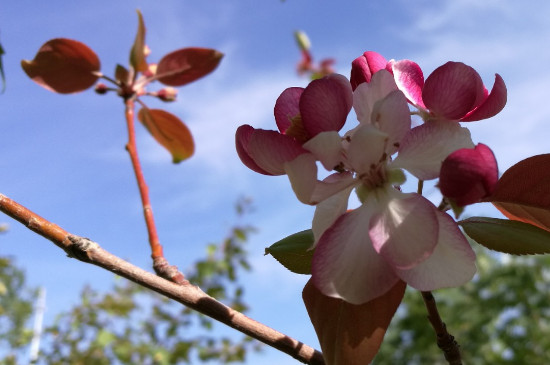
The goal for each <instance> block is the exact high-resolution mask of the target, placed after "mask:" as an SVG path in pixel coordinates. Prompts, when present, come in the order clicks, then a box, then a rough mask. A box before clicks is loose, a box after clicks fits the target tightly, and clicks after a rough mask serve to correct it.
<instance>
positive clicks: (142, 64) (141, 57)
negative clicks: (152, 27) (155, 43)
mask: <svg viewBox="0 0 550 365" xmlns="http://www.w3.org/2000/svg"><path fill="white" fill-rule="evenodd" d="M137 14H138V30H137V33H136V39H135V40H134V44H133V45H132V49H131V50H130V65H131V66H132V67H133V68H134V70H135V71H136V72H143V71H147V61H146V60H145V23H144V22H143V16H142V15H141V11H139V10H137ZM134 76H135V75H134Z"/></svg>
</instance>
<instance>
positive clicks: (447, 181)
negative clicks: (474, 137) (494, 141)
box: [439, 143, 498, 206]
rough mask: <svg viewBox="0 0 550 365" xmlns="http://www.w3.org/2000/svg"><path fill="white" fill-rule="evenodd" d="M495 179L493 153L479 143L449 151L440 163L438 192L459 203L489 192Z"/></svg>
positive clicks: (475, 198) (472, 201)
mask: <svg viewBox="0 0 550 365" xmlns="http://www.w3.org/2000/svg"><path fill="white" fill-rule="evenodd" d="M497 181H498V167H497V161H496V159H495V155H494V154H493V152H492V151H491V149H490V148H489V147H487V146H486V145H484V144H481V143H480V144H478V145H477V146H476V147H475V148H473V149H469V148H462V149H459V150H457V151H455V152H453V153H451V154H450V155H449V156H448V157H447V158H446V159H445V161H443V164H442V165H441V175H440V177H439V188H440V189H441V193H442V194H443V195H444V196H445V197H447V198H450V199H452V200H454V201H455V202H456V203H457V204H458V205H459V206H464V205H468V204H473V203H477V202H479V201H481V200H482V199H483V198H485V197H487V196H489V195H490V194H491V193H492V192H493V190H494V188H495V185H496V183H497Z"/></svg>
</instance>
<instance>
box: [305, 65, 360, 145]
mask: <svg viewBox="0 0 550 365" xmlns="http://www.w3.org/2000/svg"><path fill="white" fill-rule="evenodd" d="M352 104H353V93H352V91H351V85H350V83H349V81H348V79H346V78H345V77H344V76H342V75H338V74H332V75H329V76H325V77H323V78H322V79H318V80H314V81H312V82H311V83H310V84H309V85H308V86H307V87H306V89H305V90H304V92H303V93H302V96H301V98H300V114H301V115H302V123H303V126H304V128H305V130H306V131H307V132H308V133H309V135H310V136H311V137H315V136H316V135H317V134H319V133H321V132H326V131H339V130H340V129H341V128H342V127H343V126H344V123H345V122H346V118H347V116H348V114H349V112H350V110H351V107H352Z"/></svg>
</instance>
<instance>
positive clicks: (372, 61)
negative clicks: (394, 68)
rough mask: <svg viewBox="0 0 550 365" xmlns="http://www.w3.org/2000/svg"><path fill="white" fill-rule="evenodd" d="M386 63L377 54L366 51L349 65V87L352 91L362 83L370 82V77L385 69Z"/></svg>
mask: <svg viewBox="0 0 550 365" xmlns="http://www.w3.org/2000/svg"><path fill="white" fill-rule="evenodd" d="M387 63H388V61H386V59H385V58H384V57H382V55H380V54H379V53H376V52H373V51H367V52H365V53H363V55H362V56H359V57H357V58H356V59H355V60H353V62H352V63H351V76H350V81H351V87H352V88H353V90H355V88H356V87H357V86H359V84H361V83H363V82H370V81H371V78H372V75H374V74H375V73H376V72H378V71H380V70H383V69H385V68H386V65H387Z"/></svg>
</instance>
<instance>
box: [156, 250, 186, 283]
mask: <svg viewBox="0 0 550 365" xmlns="http://www.w3.org/2000/svg"><path fill="white" fill-rule="evenodd" d="M153 269H154V270H155V272H156V273H157V275H158V276H160V277H161V278H164V279H166V280H169V281H171V282H173V283H176V284H179V285H189V281H187V279H185V276H184V275H183V273H182V272H181V271H179V270H178V267H177V266H174V265H170V264H169V263H168V261H167V260H166V259H165V258H164V257H163V256H162V257H155V258H153Z"/></svg>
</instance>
